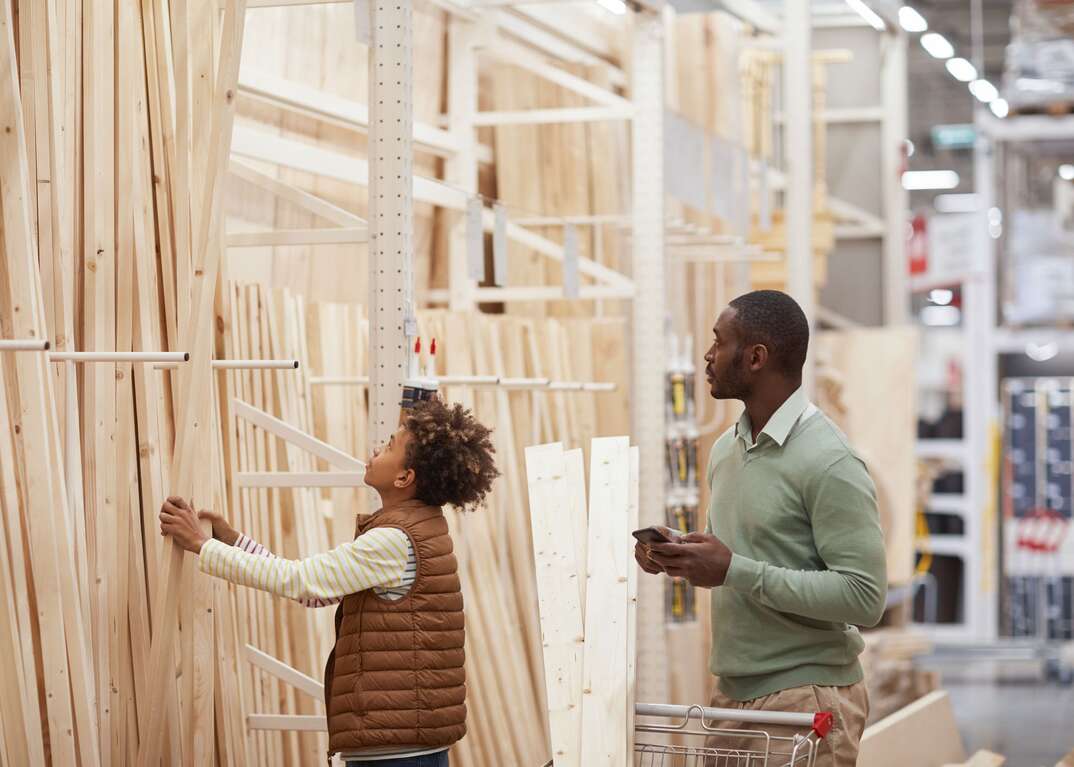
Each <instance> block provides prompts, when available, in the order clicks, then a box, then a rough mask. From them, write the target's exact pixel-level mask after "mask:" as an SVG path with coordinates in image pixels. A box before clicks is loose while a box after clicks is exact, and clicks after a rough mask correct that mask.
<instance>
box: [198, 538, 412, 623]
mask: <svg viewBox="0 0 1074 767" xmlns="http://www.w3.org/2000/svg"><path fill="white" fill-rule="evenodd" d="M199 559H200V566H201V570H202V572H204V573H208V574H209V575H213V576H216V577H218V578H223V579H224V580H227V581H230V582H231V583H237V584H239V585H240V586H250V587H252V588H255V589H260V590H261V591H267V592H269V593H270V594H274V595H276V596H280V597H285V598H287V599H293V600H295V601H296V602H300V603H301V604H304V605H305V606H307V607H325V606H327V605H332V604H336V603H338V602H340V601H341V600H342V599H343V598H344V597H345V596H347V595H348V594H355V593H357V592H359V591H365V590H366V589H374V590H375V592H376V593H377V594H378V595H379V596H382V597H385V598H387V599H401V598H402V597H404V596H405V595H406V593H407V592H408V591H409V590H410V587H411V585H413V583H414V578H415V574H416V570H417V563H416V559H415V557H414V549H413V547H412V545H411V543H410V538H409V537H408V536H407V534H406V533H404V532H403V531H402V530H399V529H396V528H393V527H378V528H375V529H373V530H370V531H369V532H367V533H365V534H364V535H361V536H359V537H357V538H355V539H354V540H353V541H350V542H349V543H344V544H342V545H340V546H337V547H336V548H334V549H332V550H331V551H328V552H325V553H323V554H315V555H313V556H311V557H306V558H305V559H298V560H291V559H284V558H282V557H278V556H276V555H275V554H273V553H271V552H270V551H269V550H268V549H266V548H265V547H264V546H262V545H261V544H260V543H257V542H256V541H254V540H253V539H251V538H249V537H248V536H246V535H240V536H239V538H238V540H237V541H235V545H234V546H229V545H227V544H226V543H223V542H222V541H218V540H216V539H209V540H208V541H206V542H205V543H204V545H202V547H201V552H200V557H199Z"/></svg>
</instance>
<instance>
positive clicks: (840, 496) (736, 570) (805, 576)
mask: <svg viewBox="0 0 1074 767" xmlns="http://www.w3.org/2000/svg"><path fill="white" fill-rule="evenodd" d="M804 501H805V505H806V511H807V513H808V514H809V517H810V520H811V521H812V526H813V541H814V545H815V546H816V549H817V553H818V554H819V555H820V558H821V559H822V560H823V562H824V565H825V567H826V569H823V570H792V569H789V568H785V567H776V566H775V565H770V564H768V563H767V562H759V561H757V560H754V559H750V558H749V557H744V556H741V555H739V554H734V555H732V557H731V565H730V567H729V568H728V571H727V579H726V581H725V585H726V586H729V587H731V588H733V589H735V590H736V591H741V592H743V593H746V594H749V595H750V596H751V597H753V598H754V599H756V600H758V601H759V602H761V604H764V605H766V606H768V607H771V608H772V609H774V610H779V611H781V612H786V613H792V614H795V615H801V616H803V617H806V618H813V619H815V620H827V621H837V622H841V623H848V624H852V625H856V626H875V625H876V624H877V623H878V622H879V621H880V617H881V615H883V612H884V606H885V601H886V599H887V558H886V555H885V552H884V538H883V533H882V532H881V529H880V516H879V513H878V510H877V503H876V486H875V485H874V484H873V481H872V479H871V478H870V476H869V472H868V470H867V469H866V468H865V464H864V463H862V462H861V460H859V459H858V458H857V457H856V456H854V455H852V454H847V455H846V456H844V457H843V458H840V459H839V460H837V461H836V462H835V463H834V464H832V465H831V466H830V467H829V468H828V469H827V470H826V471H825V472H824V473H823V474H822V475H820V477H818V478H817V479H816V480H815V481H813V482H811V483H810V484H809V486H808V487H807V488H806V491H805V493H804Z"/></svg>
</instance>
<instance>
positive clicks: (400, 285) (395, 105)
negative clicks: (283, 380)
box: [369, 0, 414, 443]
mask: <svg viewBox="0 0 1074 767" xmlns="http://www.w3.org/2000/svg"><path fill="white" fill-rule="evenodd" d="M369 8H370V11H369V13H370V24H369V28H370V33H371V34H370V37H371V39H370V45H369V362H370V368H369V370H370V375H369V378H370V403H369V404H370V416H371V420H372V434H371V436H372V438H373V440H374V441H375V442H376V443H380V442H383V441H384V440H386V439H387V438H388V437H389V436H390V435H391V433H392V432H393V431H394V430H395V424H396V423H397V421H398V417H399V399H400V396H401V393H402V385H403V381H404V379H405V377H406V368H407V359H408V354H409V348H410V344H409V341H408V337H407V332H408V330H409V328H408V319H409V318H411V317H412V316H413V312H414V300H413V295H414V251H413V232H414V212H413V186H414V183H413V179H414V174H413V138H412V137H413V135H414V125H413V123H414V115H413V107H414V103H413V92H414V88H413V85H414V83H413V6H412V2H411V0H372V2H371V3H370V6H369Z"/></svg>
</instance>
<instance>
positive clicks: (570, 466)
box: [563, 448, 636, 626]
mask: <svg viewBox="0 0 1074 767" xmlns="http://www.w3.org/2000/svg"><path fill="white" fill-rule="evenodd" d="M563 462H564V468H565V469H566V472H567V491H568V495H567V515H568V517H569V518H570V525H571V526H572V527H573V528H574V535H573V541H574V567H575V571H576V572H577V573H578V575H579V577H578V605H579V608H580V609H581V613H582V620H583V623H582V625H583V626H585V589H586V582H587V581H588V578H587V577H586V569H587V568H588V566H589V560H588V558H587V556H586V552H587V551H588V549H589V509H588V504H587V501H586V492H585V454H584V453H583V452H582V449H581V448H578V449H576V450H568V451H566V452H565V453H564V454H563ZM632 529H636V528H632Z"/></svg>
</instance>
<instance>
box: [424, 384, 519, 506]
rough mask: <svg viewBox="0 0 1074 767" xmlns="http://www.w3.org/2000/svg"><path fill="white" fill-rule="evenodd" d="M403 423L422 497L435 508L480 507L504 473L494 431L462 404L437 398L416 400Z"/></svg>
mask: <svg viewBox="0 0 1074 767" xmlns="http://www.w3.org/2000/svg"><path fill="white" fill-rule="evenodd" d="M404 426H405V427H406V430H407V431H408V432H410V437H411V438H410V441H409V442H408V443H407V447H406V465H407V468H409V469H413V470H414V475H415V480H414V481H415V484H416V486H417V497H418V498H420V499H421V500H423V501H425V502H426V503H428V504H430V505H431V506H443V505H445V504H451V505H452V506H455V507H457V508H459V509H463V510H467V509H473V508H476V507H478V506H481V505H482V504H483V503H484V501H485V496H486V495H487V494H488V492H489V490H490V489H492V481H493V480H494V479H496V477H498V476H500V472H499V471H498V470H497V469H496V464H495V462H494V461H493V454H494V453H495V452H496V448H495V447H493V445H492V430H491V429H489V428H488V427H487V426H485V425H483V424H482V423H480V422H479V421H478V420H477V419H476V418H474V414H473V413H471V412H470V411H469V410H467V409H466V408H464V407H463V406H462V405H459V404H455V405H445V404H444V403H443V402H441V401H440V400H436V399H434V400H425V401H422V402H419V403H417V404H415V405H414V407H413V408H412V409H411V410H410V412H409V413H408V414H407V416H406V418H405V420H404Z"/></svg>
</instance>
